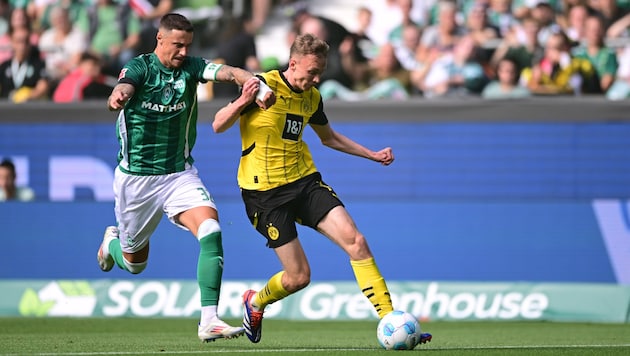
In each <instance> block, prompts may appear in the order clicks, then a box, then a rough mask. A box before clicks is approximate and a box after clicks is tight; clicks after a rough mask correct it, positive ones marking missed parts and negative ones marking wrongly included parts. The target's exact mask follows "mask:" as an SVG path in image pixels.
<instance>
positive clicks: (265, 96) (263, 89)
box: [256, 82, 276, 110]
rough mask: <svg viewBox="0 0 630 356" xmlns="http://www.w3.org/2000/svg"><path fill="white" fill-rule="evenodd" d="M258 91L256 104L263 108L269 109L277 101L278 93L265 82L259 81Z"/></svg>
mask: <svg viewBox="0 0 630 356" xmlns="http://www.w3.org/2000/svg"><path fill="white" fill-rule="evenodd" d="M259 85H260V86H259V89H258V93H257V94H256V104H257V105H258V106H259V107H260V108H261V109H263V110H267V109H269V108H270V107H271V106H273V104H275V103H276V94H274V92H273V91H272V90H271V88H269V87H268V86H267V84H265V83H264V82H259Z"/></svg>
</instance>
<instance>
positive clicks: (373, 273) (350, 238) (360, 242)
mask: <svg viewBox="0 0 630 356" xmlns="http://www.w3.org/2000/svg"><path fill="white" fill-rule="evenodd" d="M317 229H318V231H320V232H321V233H322V234H324V235H325V236H327V237H328V238H329V239H330V240H331V241H333V242H334V243H336V244H337V245H339V246H340V247H341V248H342V249H343V250H344V251H345V252H346V253H347V254H348V256H349V257H350V264H351V265H352V270H353V271H354V275H355V278H356V280H357V283H358V285H359V288H360V289H361V292H363V294H364V295H365V296H366V297H367V298H368V300H369V301H370V302H371V303H372V305H373V306H374V309H375V310H376V312H377V314H378V316H379V317H380V318H382V317H383V316H385V315H386V314H387V313H389V312H391V311H392V310H393V307H392V300H391V297H390V293H389V289H388V288H387V284H386V283H385V279H384V278H383V276H382V275H381V272H380V271H379V269H378V266H377V265H376V262H375V261H374V257H373V256H372V252H371V251H370V248H369V246H368V243H367V240H366V239H365V237H364V236H363V234H361V232H359V230H358V229H357V227H356V225H355V223H354V221H353V220H352V218H351V217H350V215H349V214H348V212H347V211H346V209H345V208H344V207H343V206H341V205H338V206H336V207H334V208H332V209H331V210H330V211H329V212H328V214H326V216H324V218H323V219H322V220H321V221H320V222H319V224H317Z"/></svg>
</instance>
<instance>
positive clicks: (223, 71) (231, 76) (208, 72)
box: [203, 63, 276, 110]
mask: <svg viewBox="0 0 630 356" xmlns="http://www.w3.org/2000/svg"><path fill="white" fill-rule="evenodd" d="M251 78H255V76H254V74H252V73H251V72H249V71H246V70H244V69H242V68H238V67H232V66H229V65H227V64H217V63H208V64H207V65H206V67H205V69H204V71H203V79H205V80H211V81H215V82H226V83H235V84H238V85H239V86H244V85H245V83H246V82H247V81H248V80H250V79H251ZM256 80H258V79H256ZM258 90H259V93H258V94H259V95H258V97H257V98H256V104H258V106H260V107H261V108H262V109H265V110H266V109H268V108H270V107H271V106H272V105H273V104H275V102H276V96H275V94H274V93H273V91H271V88H269V87H268V86H267V84H265V83H260V85H259V88H258Z"/></svg>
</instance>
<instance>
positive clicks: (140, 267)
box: [123, 257, 148, 274]
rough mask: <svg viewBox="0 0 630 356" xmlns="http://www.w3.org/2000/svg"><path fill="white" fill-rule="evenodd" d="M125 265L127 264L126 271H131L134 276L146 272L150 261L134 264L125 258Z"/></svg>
mask: <svg viewBox="0 0 630 356" xmlns="http://www.w3.org/2000/svg"><path fill="white" fill-rule="evenodd" d="M123 263H124V264H125V269H126V270H127V271H129V272H130V273H132V274H138V273H140V272H142V271H144V269H145V268H147V263H148V261H144V262H139V263H134V262H129V261H127V259H126V258H124V257H123Z"/></svg>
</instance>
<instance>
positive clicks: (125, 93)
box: [107, 83, 135, 111]
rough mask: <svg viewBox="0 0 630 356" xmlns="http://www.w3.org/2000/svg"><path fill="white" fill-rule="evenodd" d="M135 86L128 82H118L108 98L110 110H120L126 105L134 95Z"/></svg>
mask: <svg viewBox="0 0 630 356" xmlns="http://www.w3.org/2000/svg"><path fill="white" fill-rule="evenodd" d="M134 92H135V88H134V87H133V85H131V84H128V83H119V84H116V86H115V87H114V90H112V94H111V95H110V96H109V98H107V108H108V109H109V111H118V110H120V109H122V108H123V107H125V104H126V103H127V101H128V100H129V99H130V98H131V97H132V96H133V93H134Z"/></svg>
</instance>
